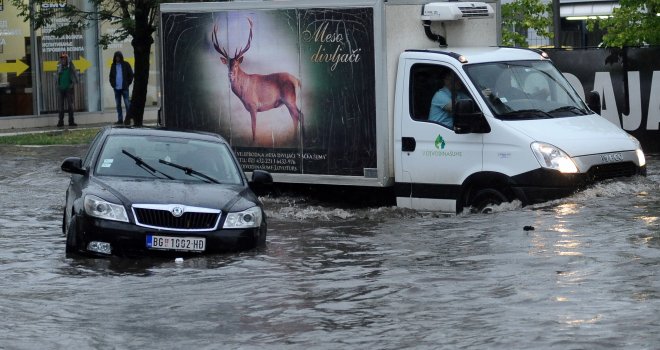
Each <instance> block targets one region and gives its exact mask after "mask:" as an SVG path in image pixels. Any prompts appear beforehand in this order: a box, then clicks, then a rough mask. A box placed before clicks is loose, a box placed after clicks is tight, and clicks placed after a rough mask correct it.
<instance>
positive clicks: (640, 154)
mask: <svg viewBox="0 0 660 350" xmlns="http://www.w3.org/2000/svg"><path fill="white" fill-rule="evenodd" d="M628 137H630V139H631V140H632V141H633V142H634V143H635V147H636V149H635V153H636V154H637V161H638V162H639V166H644V165H646V157H644V151H642V144H641V143H639V140H637V138H636V137H635V136H632V135H630V134H628Z"/></svg>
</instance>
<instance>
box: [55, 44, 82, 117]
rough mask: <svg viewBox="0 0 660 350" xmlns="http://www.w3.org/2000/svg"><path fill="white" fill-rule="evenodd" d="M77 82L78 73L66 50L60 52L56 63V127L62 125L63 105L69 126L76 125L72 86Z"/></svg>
mask: <svg viewBox="0 0 660 350" xmlns="http://www.w3.org/2000/svg"><path fill="white" fill-rule="evenodd" d="M76 83H78V73H77V72H76V67H75V66H74V65H73V62H71V61H70V60H69V55H67V53H66V52H62V53H61V54H60V61H59V62H58V63H57V90H58V92H59V96H60V115H59V120H58V122H57V127H62V126H64V105H65V104H66V107H67V110H68V111H69V126H77V125H78V124H76V123H75V121H74V120H73V86H74V84H76Z"/></svg>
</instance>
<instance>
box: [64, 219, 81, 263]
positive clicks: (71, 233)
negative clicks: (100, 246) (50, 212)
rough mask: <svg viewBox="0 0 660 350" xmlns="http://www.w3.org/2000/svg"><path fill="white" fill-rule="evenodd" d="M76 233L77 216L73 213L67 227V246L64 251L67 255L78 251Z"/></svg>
mask: <svg viewBox="0 0 660 350" xmlns="http://www.w3.org/2000/svg"><path fill="white" fill-rule="evenodd" d="M76 234H77V233H76V216H75V215H73V216H71V220H69V225H67V227H66V248H65V250H64V251H65V252H66V256H67V257H70V256H71V255H75V254H76V253H78V246H77V243H76V241H77V239H76V238H77V237H76Z"/></svg>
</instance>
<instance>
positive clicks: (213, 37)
mask: <svg viewBox="0 0 660 350" xmlns="http://www.w3.org/2000/svg"><path fill="white" fill-rule="evenodd" d="M211 41H212V42H213V47H215V51H218V53H219V54H220V55H222V57H224V58H226V59H229V55H228V54H227V51H225V49H224V48H222V47H220V44H219V43H218V26H217V25H214V26H213V33H211Z"/></svg>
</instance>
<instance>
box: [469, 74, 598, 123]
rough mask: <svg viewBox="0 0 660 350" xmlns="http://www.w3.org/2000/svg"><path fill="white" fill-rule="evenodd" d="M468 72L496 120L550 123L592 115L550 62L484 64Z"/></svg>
mask: <svg viewBox="0 0 660 350" xmlns="http://www.w3.org/2000/svg"><path fill="white" fill-rule="evenodd" d="M465 70H466V72H467V74H468V76H469V77H470V79H471V80H472V82H473V83H474V85H475V86H476V87H477V88H478V89H479V91H480V93H481V94H482V97H483V98H484V100H485V101H486V102H487V103H488V106H489V108H490V110H491V111H492V112H493V114H494V115H495V117H496V118H499V119H503V120H522V119H547V118H557V117H571V116H579V115H586V114H589V113H590V112H589V110H588V108H587V106H586V105H585V104H584V102H582V99H580V97H579V96H578V94H577V93H576V92H575V90H574V89H573V88H572V87H571V85H570V84H569V83H568V81H567V80H566V78H564V76H563V75H562V74H561V73H560V72H559V71H558V70H557V69H556V68H555V66H554V65H552V63H550V61H512V62H496V63H482V64H474V65H469V66H466V67H465Z"/></svg>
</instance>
